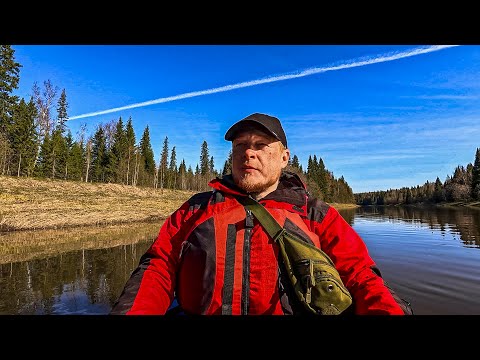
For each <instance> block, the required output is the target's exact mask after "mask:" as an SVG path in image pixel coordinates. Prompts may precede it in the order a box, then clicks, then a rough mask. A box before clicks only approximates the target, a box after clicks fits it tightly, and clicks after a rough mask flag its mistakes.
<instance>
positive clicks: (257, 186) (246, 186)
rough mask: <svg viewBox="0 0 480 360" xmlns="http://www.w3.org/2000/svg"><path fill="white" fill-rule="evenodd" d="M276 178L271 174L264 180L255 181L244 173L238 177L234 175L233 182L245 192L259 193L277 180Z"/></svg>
mask: <svg viewBox="0 0 480 360" xmlns="http://www.w3.org/2000/svg"><path fill="white" fill-rule="evenodd" d="M277 180H278V178H277V177H275V176H272V177H270V178H268V179H266V181H260V182H259V181H255V179H253V178H252V177H251V176H248V175H246V176H245V175H244V176H242V177H240V178H236V177H234V181H235V184H236V185H237V186H238V187H239V188H240V189H242V190H243V191H245V192H246V193H249V194H250V193H254V194H255V193H260V192H262V191H264V190H265V189H268V188H269V187H270V186H272V185H274V184H275V183H276V182H277Z"/></svg>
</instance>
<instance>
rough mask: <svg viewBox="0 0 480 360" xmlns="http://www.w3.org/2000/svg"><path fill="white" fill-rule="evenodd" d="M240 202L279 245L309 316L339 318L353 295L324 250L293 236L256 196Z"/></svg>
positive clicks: (290, 276)
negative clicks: (334, 316) (337, 316)
mask: <svg viewBox="0 0 480 360" xmlns="http://www.w3.org/2000/svg"><path fill="white" fill-rule="evenodd" d="M237 199H238V201H239V202H240V203H241V204H242V205H243V206H244V207H245V208H246V209H248V210H250V211H251V212H252V213H253V215H254V216H255V217H256V218H257V219H258V221H259V222H260V223H261V224H262V226H263V227H264V229H265V230H266V231H267V233H268V234H269V235H270V237H271V238H272V239H273V240H274V241H275V242H276V243H277V244H278V246H279V250H280V254H281V256H282V260H283V262H284V265H285V268H286V270H287V273H288V277H289V279H290V282H291V284H292V286H293V290H294V292H295V294H296V295H297V297H298V299H299V300H300V303H301V304H302V305H303V306H304V308H305V309H306V310H307V312H308V313H313V314H317V315H338V314H340V313H342V312H343V311H344V310H346V309H347V308H348V307H349V306H350V305H351V304H352V296H351V294H350V292H349V291H348V289H347V288H346V287H345V285H344V284H343V282H342V279H341V278H340V274H339V273H338V271H337V269H336V268H335V265H334V263H333V261H332V260H331V259H330V257H329V256H328V255H327V254H326V253H325V252H324V251H322V250H321V249H319V248H317V247H316V246H314V245H313V244H310V243H307V242H306V241H305V240H302V239H300V238H299V237H297V236H296V235H295V234H292V233H289V232H288V231H287V230H286V229H285V228H283V227H282V226H280V224H279V223H278V222H277V221H276V220H275V218H274V217H273V216H272V215H271V214H270V213H269V212H268V210H267V209H265V207H264V206H263V205H262V204H260V203H259V202H258V201H256V200H255V199H253V198H252V197H250V196H248V197H237Z"/></svg>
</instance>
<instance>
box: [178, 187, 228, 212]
mask: <svg viewBox="0 0 480 360" xmlns="http://www.w3.org/2000/svg"><path fill="white" fill-rule="evenodd" d="M223 201H225V196H224V195H223V194H222V193H221V192H220V191H216V190H214V191H205V192H201V193H198V194H195V195H192V196H191V197H190V198H189V199H188V200H187V203H188V205H189V210H198V209H205V208H206V207H207V206H208V205H213V204H216V203H219V202H223Z"/></svg>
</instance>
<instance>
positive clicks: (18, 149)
mask: <svg viewBox="0 0 480 360" xmlns="http://www.w3.org/2000/svg"><path fill="white" fill-rule="evenodd" d="M13 109H14V110H13V116H12V120H13V122H12V124H11V126H10V130H9V132H10V136H11V138H10V143H11V146H12V150H13V155H14V156H15V158H14V159H13V160H14V161H13V162H12V170H11V172H12V173H13V170H14V171H15V174H16V175H17V176H21V175H25V176H30V175H32V173H33V170H34V166H35V159H36V156H37V132H36V128H35V117H36V116H37V114H36V112H37V110H36V108H35V104H34V103H33V100H30V102H29V103H28V104H27V103H26V102H25V100H24V99H23V98H22V100H20V103H19V104H18V105H15V106H14V108H13Z"/></svg>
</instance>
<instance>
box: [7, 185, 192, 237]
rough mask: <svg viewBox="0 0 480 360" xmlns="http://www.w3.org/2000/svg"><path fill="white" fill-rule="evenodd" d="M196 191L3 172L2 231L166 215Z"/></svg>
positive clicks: (162, 217) (97, 223)
mask: <svg viewBox="0 0 480 360" xmlns="http://www.w3.org/2000/svg"><path fill="white" fill-rule="evenodd" d="M192 194H193V192H191V191H181V190H171V189H164V190H163V191H162V190H161V189H156V190H155V189H153V188H141V187H134V186H128V185H119V184H94V183H84V182H74V181H63V180H50V179H32V178H22V177H20V178H16V177H6V176H0V231H11V230H35V229H58V228H68V227H74V226H86V225H108V224H120V223H130V222H139V221H153V220H161V219H165V218H166V217H167V216H168V215H170V214H171V213H172V212H173V211H174V210H175V209H176V208H178V207H179V206H181V205H182V203H183V202H185V201H186V200H187V199H188V198H189V197H190V196H191V195H192Z"/></svg>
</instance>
